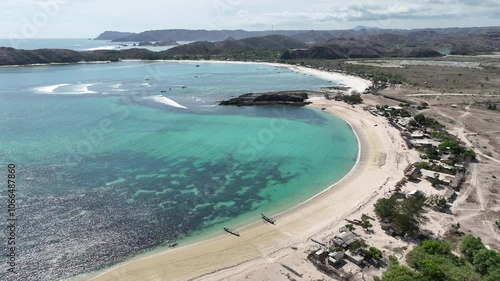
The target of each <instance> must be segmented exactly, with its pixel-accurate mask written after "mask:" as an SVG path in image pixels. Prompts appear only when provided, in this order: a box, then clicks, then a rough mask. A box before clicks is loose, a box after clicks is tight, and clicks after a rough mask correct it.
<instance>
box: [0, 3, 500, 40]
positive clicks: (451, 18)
mask: <svg viewBox="0 0 500 281" xmlns="http://www.w3.org/2000/svg"><path fill="white" fill-rule="evenodd" d="M45 1H62V0H1V1H0V11H2V12H3V13H2V14H3V15H2V18H1V19H0V37H2V35H4V34H7V33H8V32H9V31H11V30H15V29H19V26H20V25H21V24H22V19H23V18H31V17H32V16H33V14H34V13H35V12H36V11H37V9H39V3H40V2H45ZM64 1H66V2H68V3H69V4H67V5H64V10H63V11H62V12H61V13H60V14H58V15H57V17H54V18H53V19H51V22H50V26H48V27H47V28H44V29H41V30H40V33H39V34H40V37H65V36H66V37H67V36H71V37H77V36H80V37H91V36H96V35H97V34H98V33H100V32H102V31H104V30H120V31H134V32H139V31H144V30H151V29H169V28H190V29H194V28H196V29H199V28H203V29H236V28H244V29H270V28H271V26H272V25H274V26H275V28H280V29H342V28H351V27H353V26H355V25H359V24H364V25H372V26H378V27H381V28H399V27H404V28H411V27H446V26H463V25H465V24H473V25H476V26H481V25H500V0H480V1H477V0H422V1H411V2H410V1H402V0H387V1H379V0H359V1H356V2H354V1H344V0H342V1H339V0H311V1H303V0H275V1H268V0H208V1H207V0H186V1H164V0H141V1H140V2H137V1H123V0H64Z"/></svg>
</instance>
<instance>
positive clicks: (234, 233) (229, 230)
mask: <svg viewBox="0 0 500 281" xmlns="http://www.w3.org/2000/svg"><path fill="white" fill-rule="evenodd" d="M224 231H225V232H227V233H231V234H232V235H234V236H238V237H239V236H240V233H239V232H238V231H236V230H234V229H230V228H227V227H224Z"/></svg>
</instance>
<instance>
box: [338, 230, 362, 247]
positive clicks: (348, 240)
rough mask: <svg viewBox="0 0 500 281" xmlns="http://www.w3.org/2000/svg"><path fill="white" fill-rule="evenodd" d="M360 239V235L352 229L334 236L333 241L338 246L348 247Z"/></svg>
mask: <svg viewBox="0 0 500 281" xmlns="http://www.w3.org/2000/svg"><path fill="white" fill-rule="evenodd" d="M356 241H358V236H356V234H354V233H352V232H351V231H346V232H342V233H340V234H339V235H336V236H335V237H333V243H334V244H335V245H336V246H339V247H343V248H347V247H348V246H349V245H351V244H352V243H354V242H356Z"/></svg>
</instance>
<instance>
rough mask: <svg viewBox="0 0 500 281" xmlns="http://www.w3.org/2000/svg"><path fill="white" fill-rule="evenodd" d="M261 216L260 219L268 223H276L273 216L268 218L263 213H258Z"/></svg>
mask: <svg viewBox="0 0 500 281" xmlns="http://www.w3.org/2000/svg"><path fill="white" fill-rule="evenodd" d="M260 215H261V216H262V219H263V220H265V221H267V222H268V223H271V224H275V223H276V220H275V219H273V218H269V217H266V215H264V214H260Z"/></svg>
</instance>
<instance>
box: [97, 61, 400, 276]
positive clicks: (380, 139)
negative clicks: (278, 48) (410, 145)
mask: <svg viewBox="0 0 500 281" xmlns="http://www.w3.org/2000/svg"><path fill="white" fill-rule="evenodd" d="M176 62H179V61H176ZM181 62H185V61H181ZM192 62H193V63H200V61H192ZM220 63H228V62H220ZM229 63H239V62H229ZM241 63H246V62H241ZM254 64H255V63H254ZM266 64H268V63H266ZM268 65H272V66H277V67H283V66H284V65H281V64H268ZM285 66H286V67H289V68H292V69H298V67H296V66H289V65H285ZM299 70H300V69H299ZM319 72H322V71H319ZM331 74H332V73H329V72H322V75H325V76H326V75H331ZM336 74H337V73H336ZM346 76H347V75H346ZM330 77H331V76H330ZM349 78H351V77H349ZM353 78H355V79H356V80H358V78H357V77H353ZM331 79H332V80H333V78H331ZM359 80H363V79H361V78H359ZM358 86H359V84H358V85H354V87H358ZM354 87H353V88H354ZM311 106H312V107H315V108H324V107H326V108H327V112H329V113H331V114H334V115H336V116H338V117H340V118H342V119H343V120H344V121H346V122H347V123H348V124H349V125H350V126H351V128H352V129H353V131H354V133H355V135H356V137H357V138H358V145H359V153H358V159H357V160H358V161H357V162H356V164H355V166H354V167H353V169H352V170H351V171H350V173H349V174H347V175H346V176H344V178H342V179H341V180H340V181H338V182H336V183H335V184H333V185H331V186H329V187H328V188H327V189H325V190H324V191H322V192H320V193H319V194H316V195H315V196H313V197H312V198H310V199H308V200H306V201H305V202H302V203H301V204H299V205H297V206H294V207H292V208H291V209H288V210H287V211H285V212H282V213H280V214H278V215H277V216H275V218H276V219H277V220H278V223H277V225H276V226H270V225H266V224H262V223H259V222H255V223H252V224H250V225H247V226H245V227H243V228H241V229H240V233H241V234H242V237H240V238H236V237H232V236H227V235H220V236H217V237H215V238H212V239H209V240H205V241H201V242H198V243H194V244H190V245H186V246H183V247H180V248H177V249H173V250H169V251H164V252H160V253H155V254H151V255H148V256H145V257H139V258H137V259H132V260H129V261H126V262H124V263H121V264H118V265H116V266H114V267H112V268H110V269H106V270H104V271H101V272H97V273H94V274H95V275H94V276H92V277H90V279H89V280H159V279H161V280H194V279H197V278H200V277H203V280H207V278H208V280H210V278H211V276H213V277H214V280H220V279H221V277H220V275H221V274H222V276H224V275H223V274H224V272H230V271H231V270H239V269H243V268H249V269H251V268H253V264H255V263H257V264H258V263H259V262H262V259H264V260H265V259H266V257H267V256H268V255H269V253H278V252H282V251H285V252H286V251H290V247H291V246H297V245H299V246H300V247H299V248H302V247H305V246H306V245H307V241H308V240H309V238H311V237H312V236H317V235H319V233H322V232H324V231H325V230H331V229H332V227H334V226H336V225H337V224H338V223H340V222H341V221H342V218H345V217H346V216H347V214H351V213H353V212H354V211H355V210H356V209H358V211H359V209H360V206H363V205H366V202H365V201H366V200H367V199H372V200H373V199H374V198H375V197H376V196H379V195H380V194H379V192H378V191H377V189H376V188H375V186H377V187H378V186H380V185H381V184H383V182H384V181H385V182H386V183H387V181H388V180H387V179H386V176H388V177H390V175H391V174H393V173H394V172H395V171H394V169H393V168H394V167H393V166H390V169H389V170H388V171H385V173H381V167H380V166H379V165H378V161H379V160H378V157H379V156H380V154H384V153H385V154H386V155H387V154H389V153H391V152H393V153H394V151H395V150H397V148H398V146H399V145H398V144H396V145H394V146H395V147H391V146H390V145H382V144H385V143H387V142H389V143H390V140H389V139H388V136H387V135H386V134H385V132H380V130H379V128H374V127H373V123H371V122H372V121H373V122H374V123H375V124H379V123H384V122H386V121H385V120H380V119H376V120H374V119H375V118H376V117H373V116H372V115H370V114H368V113H367V112H364V110H363V109H362V108H361V107H357V108H351V107H350V106H348V105H345V104H341V103H337V102H333V101H326V100H322V99H313V104H312V105H311ZM370 119H371V120H370ZM367 123H370V124H369V125H370V126H368V125H367ZM385 127H386V128H389V127H388V125H387V124H385ZM382 168H383V167H382ZM396 171H397V168H396ZM367 172H369V173H370V175H369V176H366V173H367ZM374 183H376V184H374ZM372 185H374V186H373V188H362V186H372ZM360 186H361V187H360ZM333 187H335V188H333ZM336 207H337V208H336ZM338 209H344V210H351V211H350V212H349V211H348V212H343V211H338ZM330 212H331V214H330ZM327 213H328V214H327ZM325 215H326V216H325ZM335 215H340V217H335ZM297 222H300V223H297ZM263 238H264V239H263ZM238 265H239V266H238ZM224 278H226V277H224Z"/></svg>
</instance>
